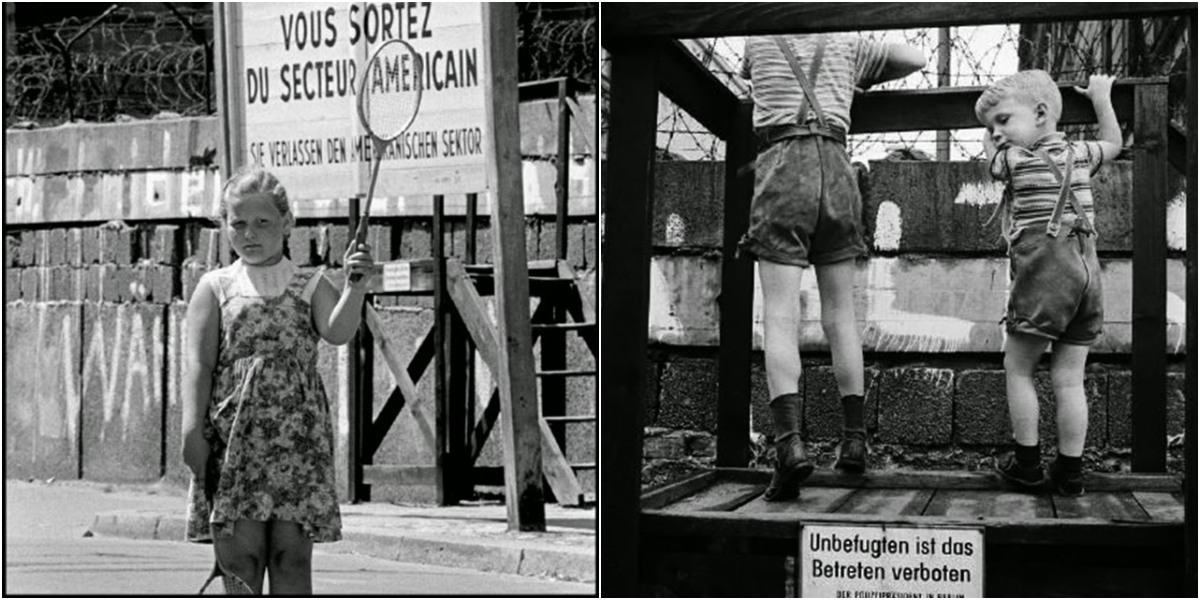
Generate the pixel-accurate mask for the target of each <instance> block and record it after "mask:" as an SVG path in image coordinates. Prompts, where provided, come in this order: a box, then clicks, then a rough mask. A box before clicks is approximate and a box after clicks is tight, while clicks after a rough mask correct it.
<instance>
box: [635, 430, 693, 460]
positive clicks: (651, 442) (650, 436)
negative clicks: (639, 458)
mask: <svg viewBox="0 0 1200 600" xmlns="http://www.w3.org/2000/svg"><path fill="white" fill-rule="evenodd" d="M642 455H643V457H644V458H647V459H667V460H673V459H680V458H683V457H684V456H687V434H686V433H685V432H683V431H670V430H662V431H653V433H647V434H646V436H645V439H644V441H643V442H642Z"/></svg>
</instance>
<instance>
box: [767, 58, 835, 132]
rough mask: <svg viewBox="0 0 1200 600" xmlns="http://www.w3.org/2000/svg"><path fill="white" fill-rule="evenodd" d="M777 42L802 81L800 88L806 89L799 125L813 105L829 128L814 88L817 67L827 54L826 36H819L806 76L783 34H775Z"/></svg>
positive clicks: (818, 116)
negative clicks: (806, 102) (806, 103)
mask: <svg viewBox="0 0 1200 600" xmlns="http://www.w3.org/2000/svg"><path fill="white" fill-rule="evenodd" d="M772 39H774V40H775V44H776V45H777V46H779V49H780V50H781V51H783V57H784V58H786V59H787V61H788V65H789V66H791V67H792V73H795V75H796V80H797V81H799V82H800V88H801V89H802V90H804V98H802V99H801V100H800V114H799V115H798V116H797V121H796V124H797V125H803V124H804V121H805V119H804V117H805V116H807V115H808V109H809V107H810V106H811V108H812V111H813V113H815V114H816V116H817V123H819V124H820V125H821V127H823V128H828V127H829V124H828V123H826V121H825V113H824V111H822V110H821V102H820V101H819V100H817V92H816V91H815V90H814V89H813V86H812V81H815V80H816V78H817V69H819V68H821V58H822V57H824V56H825V36H824V35H818V36H817V50H816V52H814V53H813V59H812V64H811V65H809V67H808V72H809V75H808V76H807V77H805V76H804V71H803V70H802V69H801V68H800V62H799V61H797V60H796V55H795V54H794V53H793V52H792V47H791V46H789V45H788V43H787V40H785V39H783V37H782V36H778V35H777V36H773V38H772ZM805 100H807V101H808V106H805V104H804V101H805Z"/></svg>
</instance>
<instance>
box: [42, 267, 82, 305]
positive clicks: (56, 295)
mask: <svg viewBox="0 0 1200 600" xmlns="http://www.w3.org/2000/svg"><path fill="white" fill-rule="evenodd" d="M47 271H48V272H49V274H50V296H49V299H50V300H76V301H77V300H79V299H80V298H78V297H77V296H76V291H77V290H76V286H75V273H74V271H75V270H74V269H72V268H71V267H66V266H59V267H50V268H49V269H47Z"/></svg>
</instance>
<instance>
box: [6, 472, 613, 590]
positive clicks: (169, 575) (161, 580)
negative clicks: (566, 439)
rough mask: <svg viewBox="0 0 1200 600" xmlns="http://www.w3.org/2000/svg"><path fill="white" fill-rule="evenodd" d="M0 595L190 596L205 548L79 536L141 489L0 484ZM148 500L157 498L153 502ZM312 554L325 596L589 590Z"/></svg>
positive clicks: (205, 563) (204, 565)
mask: <svg viewBox="0 0 1200 600" xmlns="http://www.w3.org/2000/svg"><path fill="white" fill-rule="evenodd" d="M4 487H5V503H4V504H5V509H4V512H5V515H4V516H5V529H4V549H5V553H4V556H5V563H4V593H5V594H6V595H7V594H48V595H102V594H118V595H125V594H131V595H132V594H139V595H140V594H148V595H176V594H183V595H187V594H195V593H196V591H197V590H198V589H199V587H200V585H201V584H202V583H203V582H204V580H205V578H206V577H207V576H208V572H209V569H211V566H212V550H211V547H209V546H202V545H196V544H188V543H184V542H160V541H138V540H124V539H112V538H101V537H85V534H86V532H87V531H88V527H89V526H90V525H91V522H92V518H93V516H94V515H95V513H97V512H101V511H108V510H119V509H131V508H132V509H136V508H142V507H149V506H150V505H151V504H154V502H150V501H149V499H148V498H147V496H146V494H145V492H141V493H129V492H123V491H121V490H115V491H112V492H105V491H104V488H103V487H102V486H95V485H89V484H82V483H75V482H70V483H55V484H50V485H46V484H43V483H26V482H22V481H6V482H5V486H4ZM157 503H161V500H159V501H158V502H157ZM320 548H321V547H320V546H317V550H316V552H315V553H314V557H313V565H314V573H313V592H314V593H315V594H330V595H375V594H380V595H416V596H425V595H479V594H486V595H520V596H530V595H553V596H563V595H589V596H590V595H594V593H595V586H593V585H592V584H581V583H571V582H560V581H549V580H541V579H534V578H530V577H519V576H515V575H500V574H494V573H484V572H480V571H472V570H465V569H455V568H449V567H436V566H427V565H416V564H408V563H399V562H393V561H389V560H382V559H377V558H370V557H364V556H356V555H349V554H334V553H330V552H326V551H322V550H321V549H320Z"/></svg>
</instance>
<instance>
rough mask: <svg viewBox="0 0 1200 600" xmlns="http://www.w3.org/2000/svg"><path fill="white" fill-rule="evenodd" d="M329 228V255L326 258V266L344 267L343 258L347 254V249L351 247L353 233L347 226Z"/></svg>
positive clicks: (331, 226)
mask: <svg viewBox="0 0 1200 600" xmlns="http://www.w3.org/2000/svg"><path fill="white" fill-rule="evenodd" d="M327 227H328V229H326V231H327V233H328V235H329V255H328V256H327V257H326V260H325V264H327V265H329V266H331V267H340V266H342V257H343V256H344V255H345V254H346V248H349V247H350V238H351V237H352V234H353V232H351V231H350V229H349V228H348V227H347V226H345V225H328V226H327Z"/></svg>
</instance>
